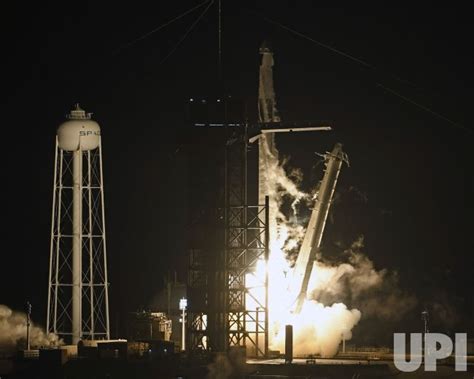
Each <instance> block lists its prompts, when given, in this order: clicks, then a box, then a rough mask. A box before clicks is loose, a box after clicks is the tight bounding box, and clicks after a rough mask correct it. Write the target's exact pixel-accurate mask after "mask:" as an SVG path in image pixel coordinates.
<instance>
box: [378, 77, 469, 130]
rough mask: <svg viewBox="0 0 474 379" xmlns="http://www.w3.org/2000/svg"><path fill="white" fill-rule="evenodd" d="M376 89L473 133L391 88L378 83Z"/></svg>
mask: <svg viewBox="0 0 474 379" xmlns="http://www.w3.org/2000/svg"><path fill="white" fill-rule="evenodd" d="M377 87H380V88H383V89H384V90H385V91H387V92H389V93H391V94H392V95H395V96H397V97H399V98H400V99H402V100H405V101H407V102H409V103H410V104H413V105H415V106H417V107H418V108H421V109H423V110H424V111H426V112H428V113H431V114H432V115H434V116H436V117H438V118H440V119H442V120H444V121H447V122H449V123H450V124H451V125H453V126H456V127H457V128H460V129H463V130H465V131H467V132H470V133H472V132H473V130H471V129H469V128H467V127H465V126H464V125H462V124H458V123H457V122H454V121H453V120H450V119H449V118H447V117H445V116H443V115H441V114H439V113H437V112H435V111H433V110H432V109H430V108H427V107H425V106H424V105H421V104H419V103H417V102H415V101H413V100H411V99H409V98H407V97H405V96H403V95H401V94H399V93H398V92H395V91H394V90H393V89H391V88H387V87H385V86H383V85H382V84H380V83H377Z"/></svg>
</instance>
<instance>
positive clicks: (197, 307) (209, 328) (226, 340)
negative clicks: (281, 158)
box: [188, 127, 269, 356]
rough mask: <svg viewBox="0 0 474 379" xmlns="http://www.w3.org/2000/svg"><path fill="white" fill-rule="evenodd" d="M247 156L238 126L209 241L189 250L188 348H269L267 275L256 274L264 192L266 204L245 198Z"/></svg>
mask: <svg viewBox="0 0 474 379" xmlns="http://www.w3.org/2000/svg"><path fill="white" fill-rule="evenodd" d="M247 159H248V135H247V128H246V127H244V128H238V129H237V130H235V132H234V133H233V134H232V135H231V137H230V138H228V140H227V143H226V146H225V161H224V162H225V163H224V165H225V167H224V207H223V208H222V209H221V210H220V211H218V212H217V213H216V214H215V221H214V232H215V233H214V235H217V237H216V238H215V239H214V245H213V246H211V245H208V246H206V247H203V248H202V249H191V251H190V262H189V272H188V291H189V295H188V297H189V300H190V301H189V305H190V308H189V313H188V314H189V315H190V316H191V317H188V335H189V339H188V346H190V348H191V349H198V348H205V349H207V348H211V349H212V350H214V351H227V350H228V349H229V348H230V347H233V346H242V347H243V346H245V347H246V350H247V354H248V355H249V356H264V355H266V354H267V352H268V333H267V331H268V312H267V308H268V304H267V295H268V275H264V276H263V277H261V276H258V275H256V268H257V265H258V264H260V265H262V264H263V266H264V267H266V262H267V260H268V254H269V249H268V245H269V243H268V241H269V228H268V220H269V207H268V197H267V198H266V201H265V204H255V205H249V204H248V195H247V163H248V162H247ZM211 244H212V243H211ZM249 276H252V281H251V282H252V285H251V286H249V285H248V284H247V278H248V277H249Z"/></svg>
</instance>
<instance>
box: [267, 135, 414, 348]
mask: <svg viewBox="0 0 474 379" xmlns="http://www.w3.org/2000/svg"><path fill="white" fill-rule="evenodd" d="M260 151H261V155H260V159H261V162H260V163H261V167H262V164H264V166H265V172H264V177H263V179H264V184H265V185H266V186H267V187H266V193H267V194H269V197H270V216H271V220H270V236H271V254H270V261H269V275H270V283H271V284H270V286H271V287H272V288H269V292H270V298H269V299H270V321H271V326H270V329H271V336H270V344H271V348H272V349H277V350H280V351H282V350H283V349H284V329H285V325H287V324H291V325H293V328H294V352H295V354H296V355H307V354H320V355H321V356H323V357H331V356H334V355H335V354H336V353H337V351H338V349H339V346H340V343H341V341H342V340H343V339H344V340H350V339H351V338H352V330H353V328H354V327H355V326H356V325H357V324H358V323H359V321H360V320H361V317H362V315H364V316H363V317H364V318H370V317H376V318H378V319H383V320H389V321H396V320H399V319H400V318H402V317H403V316H404V315H405V314H406V313H407V312H409V311H410V310H412V309H413V308H414V307H415V306H416V305H417V299H416V297H414V296H412V295H408V294H406V293H404V292H403V291H402V290H400V289H399V286H398V275H397V273H396V272H389V271H388V270H385V269H382V270H377V269H376V268H375V266H374V264H373V262H372V261H371V260H370V259H369V258H368V257H367V256H366V255H365V254H364V253H363V248H364V239H363V237H360V238H358V239H357V240H356V241H355V242H354V243H353V244H352V246H350V248H349V249H347V250H346V251H345V252H344V257H345V259H344V260H343V261H339V262H337V263H334V262H329V261H328V260H326V259H325V258H324V257H323V256H321V255H319V256H318V257H317V258H318V260H317V261H316V262H315V263H314V268H313V270H312V275H311V280H310V283H309V287H308V288H309V291H308V295H309V296H308V298H307V300H306V301H305V303H304V306H303V309H302V311H301V313H299V314H293V313H292V312H291V310H290V309H291V306H288V299H290V300H292V299H293V300H294V299H295V293H291V290H290V289H289V287H288V286H287V284H286V283H287V280H288V278H289V277H291V270H292V266H293V264H294V262H295V259H296V257H297V254H298V251H299V248H300V246H301V242H302V240H303V238H304V235H305V228H304V226H303V225H304V222H303V220H298V217H297V205H298V204H299V203H300V202H301V201H302V200H306V202H308V203H312V201H313V200H311V199H314V197H313V196H311V195H308V194H306V193H304V192H303V191H301V190H300V189H299V185H300V183H301V180H302V174H301V171H298V170H296V171H295V170H293V171H291V172H292V173H293V174H292V173H290V174H289V175H287V173H286V170H285V165H286V164H287V162H283V163H280V162H279V159H278V150H277V149H276V147H275V145H274V140H270V139H266V138H263V139H261V141H260ZM262 152H263V153H264V154H262ZM260 174H261V179H262V172H261V173H260ZM260 184H262V183H260ZM316 191H317V189H316ZM285 201H290V203H291V208H290V211H289V212H288V210H287V211H285V210H284V206H283V205H284V202H285ZM365 201H366V199H365ZM311 205H312V204H311ZM272 209H273V210H272ZM285 213H286V214H285ZM288 213H292V214H288ZM272 283H273V284H272ZM345 304H349V305H350V307H348V306H346V305H345ZM351 307H354V309H351Z"/></svg>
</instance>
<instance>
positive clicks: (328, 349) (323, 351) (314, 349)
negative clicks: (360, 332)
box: [272, 300, 361, 357]
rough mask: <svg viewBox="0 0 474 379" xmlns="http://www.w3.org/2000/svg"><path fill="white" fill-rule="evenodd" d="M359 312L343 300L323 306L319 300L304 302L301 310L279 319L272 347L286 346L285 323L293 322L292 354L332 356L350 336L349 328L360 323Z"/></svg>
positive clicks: (281, 347)
mask: <svg viewBox="0 0 474 379" xmlns="http://www.w3.org/2000/svg"><path fill="white" fill-rule="evenodd" d="M360 318H361V312H360V311H359V310H357V309H347V307H346V306H345V305H344V304H342V303H335V304H332V305H331V306H325V305H323V304H321V303H319V302H318V301H315V300H311V301H306V302H305V304H304V306H303V309H302V310H301V313H299V314H289V315H288V317H287V318H286V319H281V320H280V322H279V325H278V327H277V328H276V334H275V336H274V338H273V339H272V348H273V349H278V350H280V351H283V350H284V348H285V345H284V344H285V331H284V328H285V325H287V324H289V325H293V351H294V354H295V355H307V354H319V355H321V356H322V357H332V356H334V355H335V354H336V353H337V351H338V349H339V345H340V343H341V341H342V339H345V340H350V339H351V338H352V329H353V328H354V326H355V325H357V323H358V322H359V320H360Z"/></svg>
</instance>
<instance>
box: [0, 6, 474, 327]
mask: <svg viewBox="0 0 474 379" xmlns="http://www.w3.org/2000/svg"><path fill="white" fill-rule="evenodd" d="M275 3H278V4H275ZM197 4H199V2H198V1H182V2H146V3H145V2H143V3H142V2H137V1H134V2H123V3H121V4H117V3H110V4H109V5H106V4H105V2H104V3H102V2H100V4H99V2H92V1H91V2H87V1H83V2H67V1H65V2H62V3H60V4H59V3H58V4H55V5H52V4H46V5H45V4H41V6H40V5H39V4H35V5H32V6H30V5H28V6H27V5H26V4H23V7H22V8H21V9H19V8H18V9H13V10H11V12H10V11H9V12H6V13H5V15H7V14H8V16H7V18H8V19H9V24H8V25H4V26H7V31H6V32H4V33H3V34H4V36H3V37H4V38H5V44H4V46H3V50H4V58H3V59H4V60H6V63H7V68H6V69H4V71H3V73H4V77H5V79H4V85H3V88H4V91H3V92H4V94H5V95H6V101H4V102H3V111H2V118H3V128H2V129H3V136H4V140H3V141H4V142H3V156H4V160H3V165H2V170H3V172H2V178H3V191H4V195H3V207H2V208H3V223H2V224H3V249H2V250H3V251H2V260H1V266H0V267H1V271H0V273H1V275H0V303H3V304H6V305H8V306H10V307H11V308H14V309H23V307H24V305H23V304H24V303H25V301H26V300H27V299H29V300H30V301H31V302H32V304H33V319H34V320H38V321H40V322H44V320H45V316H46V299H47V280H48V262H49V242H50V240H49V238H50V222H51V221H50V219H51V201H52V182H53V178H52V176H53V157H54V139H55V130H56V128H57V127H58V125H59V124H60V123H61V122H62V121H63V120H64V116H65V114H66V113H68V112H69V110H70V109H71V107H72V106H73V104H74V103H76V102H79V103H80V104H81V106H82V107H83V108H84V109H85V110H86V111H88V112H93V113H94V116H93V117H94V119H95V120H97V121H98V122H99V123H100V125H101V127H102V135H103V157H104V165H105V167H104V176H105V201H106V223H107V236H108V259H109V277H110V282H111V287H110V294H111V320H112V329H113V328H114V322H115V321H114V320H115V319H116V315H117V314H124V312H127V311H132V310H135V309H137V307H141V306H146V305H147V304H148V303H149V301H150V299H151V298H152V297H153V296H154V295H155V294H156V293H157V292H158V291H159V290H160V289H161V287H162V283H163V276H164V275H165V274H166V273H167V272H168V271H174V270H176V271H177V272H178V275H179V276H180V278H181V279H184V273H185V265H186V235H187V234H186V233H188V229H189V224H190V223H191V222H192V220H191V216H190V214H192V210H193V209H195V207H199V206H200V204H195V202H194V201H193V202H191V201H190V199H194V198H195V196H191V194H190V192H191V191H193V188H192V185H191V183H192V173H190V170H189V162H190V161H191V160H193V156H192V155H190V154H189V153H188V152H187V149H186V146H189V145H193V143H194V144H200V145H202V146H205V142H206V140H207V138H208V137H209V138H212V137H211V134H212V133H213V131H212V130H202V131H199V133H201V135H199V136H198V135H197V134H198V132H196V130H193V131H191V132H189V129H190V126H189V125H188V124H187V121H186V119H187V117H186V112H185V109H186V104H187V101H188V99H189V98H190V97H193V98H196V99H201V98H205V97H215V96H220V94H222V93H224V94H232V96H234V97H236V98H240V99H243V101H244V102H245V103H246V104H247V115H246V116H247V117H248V119H249V120H250V121H255V119H256V97H257V84H258V65H259V55H258V47H259V46H260V44H261V43H262V41H263V40H268V41H270V43H271V46H272V49H273V51H274V58H275V67H274V75H275V86H276V92H277V105H278V108H279V110H280V113H281V116H282V119H283V120H287V121H289V120H292V121H303V120H328V121H329V122H330V123H331V125H333V127H334V131H333V132H331V133H319V134H318V133H316V134H311V135H303V134H301V135H287V136H284V137H281V136H279V137H277V143H278V146H279V149H280V151H281V153H282V155H283V156H285V157H288V158H289V165H290V166H292V167H300V168H301V169H302V170H303V172H304V174H305V179H304V182H303V186H304V189H305V190H307V191H309V190H310V189H311V188H312V186H314V185H315V183H316V182H317V180H319V177H318V175H320V174H321V166H319V168H314V166H315V164H316V162H317V157H316V156H315V155H314V152H325V151H327V150H329V149H331V148H332V146H333V144H334V143H335V142H342V143H343V144H344V147H345V151H346V152H347V153H348V155H349V157H350V163H351V167H350V168H348V169H345V170H344V171H343V172H342V174H341V181H340V184H339V187H338V191H339V199H340V201H339V202H338V203H337V204H336V206H335V208H334V212H333V214H332V217H331V219H330V223H329V226H328V233H327V236H326V237H327V238H326V240H325V246H326V250H327V252H328V254H331V249H332V248H331V246H332V245H334V246H336V245H337V242H338V241H339V242H340V241H343V244H346V245H348V244H350V242H351V241H352V240H354V239H355V238H357V236H359V235H364V237H365V247H364V253H365V254H366V255H367V256H368V257H369V258H370V259H371V260H373V262H374V264H375V266H376V268H377V269H382V268H387V269H388V270H392V271H397V272H398V275H399V286H400V287H401V288H402V290H403V291H404V293H409V294H413V295H414V296H416V298H417V299H418V305H417V307H416V308H415V309H414V310H413V314H412V315H410V316H407V318H406V320H402V321H401V323H400V324H399V325H398V326H396V327H397V328H398V329H399V330H401V331H403V330H405V329H407V328H408V329H409V328H415V329H416V328H417V327H419V325H418V324H417V323H419V322H420V321H419V320H420V316H419V313H420V312H421V310H422V309H423V306H425V305H426V306H429V305H430V304H433V302H435V301H436V302H438V303H441V304H444V305H445V307H446V308H448V309H450V310H452V311H453V312H454V313H452V315H455V316H456V317H455V318H456V319H455V320H454V319H453V320H454V321H453V322H451V323H449V322H448V323H445V322H442V321H441V319H442V318H446V317H447V318H451V319H452V318H453V317H454V316H452V315H451V316H449V314H448V316H446V315H439V317H437V315H436V314H432V315H431V318H432V319H433V322H434V323H435V325H438V330H439V331H441V332H450V333H452V332H454V331H458V332H462V331H467V332H470V333H473V332H474V330H473V329H474V326H473V323H472V319H473V318H474V303H473V296H472V290H473V287H474V279H473V278H474V275H473V267H474V265H473V260H474V259H473V253H474V243H473V236H472V231H473V226H474V223H473V221H472V220H473V211H474V201H473V196H472V195H473V192H474V191H473V189H474V185H473V184H474V183H473V176H472V173H473V169H474V165H473V158H472V147H471V146H472V141H473V136H474V132H473V131H472V130H473V127H472V121H471V120H472V117H471V114H468V111H470V110H471V109H470V108H471V107H472V93H471V89H472V81H470V80H469V79H470V77H469V76H470V71H471V68H472V59H471V58H470V56H471V51H470V50H471V45H472V41H471V27H470V25H471V12H469V11H468V10H467V9H462V8H459V9H454V8H429V7H423V8H414V7H409V8H370V9H369V8H367V9H363V8H359V7H357V8H350V9H346V8H324V7H316V5H315V3H314V2H309V1H298V2H291V1H280V2H275V1H259V2H258V4H254V3H252V2H231V1H229V0H223V1H222V46H223V50H222V64H223V66H222V67H223V84H221V83H219V81H218V74H217V61H218V60H217V7H216V5H213V6H212V7H211V8H210V9H209V11H208V13H207V14H205V15H204V17H203V18H202V19H201V21H200V22H199V24H197V25H196V27H195V28H194V29H193V30H192V31H191V32H190V33H189V35H187V37H186V38H185V39H184V40H183V41H182V43H180V44H179V46H178V47H177V48H176V49H175V50H174V48H175V46H176V44H177V43H178V41H179V40H180V38H181V37H182V36H183V35H184V33H185V32H186V30H187V29H188V28H189V27H190V25H191V24H192V23H193V22H194V21H195V20H196V18H197V17H198V15H199V14H200V13H201V12H202V10H203V9H204V8H200V9H198V10H197V11H195V12H193V13H191V14H190V15H188V16H186V17H184V18H182V19H180V20H179V21H177V22H175V23H173V24H171V25H170V26H168V27H166V28H164V29H162V30H160V31H158V32H156V33H154V34H152V35H150V36H148V37H147V38H144V39H142V40H139V41H137V42H136V43H134V44H132V45H130V46H128V45H127V43H128V42H130V41H132V40H134V39H136V38H137V37H140V36H142V35H144V34H145V33H147V32H149V31H150V30H153V29H155V28H157V27H158V26H160V25H162V24H163V23H165V22H167V21H169V20H171V19H172V18H173V17H175V16H177V15H179V14H181V13H183V12H184V11H186V10H187V9H189V8H191V7H192V6H195V5H197ZM264 16H265V17H267V18H269V19H272V20H276V21H278V22H281V23H282V24H284V25H286V26H289V27H291V28H294V29H295V30H297V31H299V32H301V33H303V34H305V35H307V36H309V37H311V38H313V39H314V40H317V41H319V42H321V43H324V44H326V45H328V46H331V47H332V48H335V49H338V50H340V51H342V52H344V53H346V54H349V55H350V56H352V57H355V58H357V59H360V60H362V61H363V62H366V63H368V64H370V66H371V67H367V66H365V65H363V64H360V63H357V62H356V61H354V60H352V59H349V58H347V57H344V56H342V55H340V54H337V53H335V52H333V51H330V50H328V49H326V48H324V47H321V46H320V45H318V44H316V43H314V42H311V41H308V40H305V39H304V38H301V37H298V36H296V35H294V34H291V33H290V32H289V31H287V30H284V29H283V28H281V27H279V26H276V25H275V24H272V23H269V22H268V21H265V19H264ZM170 52H172V54H171V55H169V53H170ZM392 91H394V92H396V93H397V94H399V95H400V96H395V95H394V94H393V93H391V92H392ZM402 96H403V97H405V98H406V99H409V100H406V99H403V98H402ZM413 103H418V104H420V105H423V106H424V107H427V108H429V109H430V110H431V111H433V112H435V113H437V114H439V115H442V116H444V117H445V118H447V119H449V120H445V119H442V118H441V117H438V116H436V115H433V114H432V113H430V112H429V111H427V110H424V109H421V107H420V106H417V105H414V104H413ZM211 156H212V154H211ZM220 158H221V157H219V156H217V155H216V156H215V159H216V160H219V159H220ZM215 163H216V161H213V162H206V161H203V162H202V165H203V166H207V165H210V164H215ZM318 170H319V171H318ZM349 192H351V193H357V194H359V195H358V196H359V197H358V199H359V201H357V199H356V200H354V199H350V197H351V196H349V195H347V194H348V193H349ZM345 194H346V195H345ZM365 198H366V199H367V200H366V201H365V200H363V201H361V200H360V199H365ZM344 199H346V200H344ZM191 203H192V204H191ZM448 313H449V312H448ZM437 318H438V323H436V319H437ZM407 325H411V326H410V327H407ZM417 325H418V326H417ZM356 329H357V327H356Z"/></svg>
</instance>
